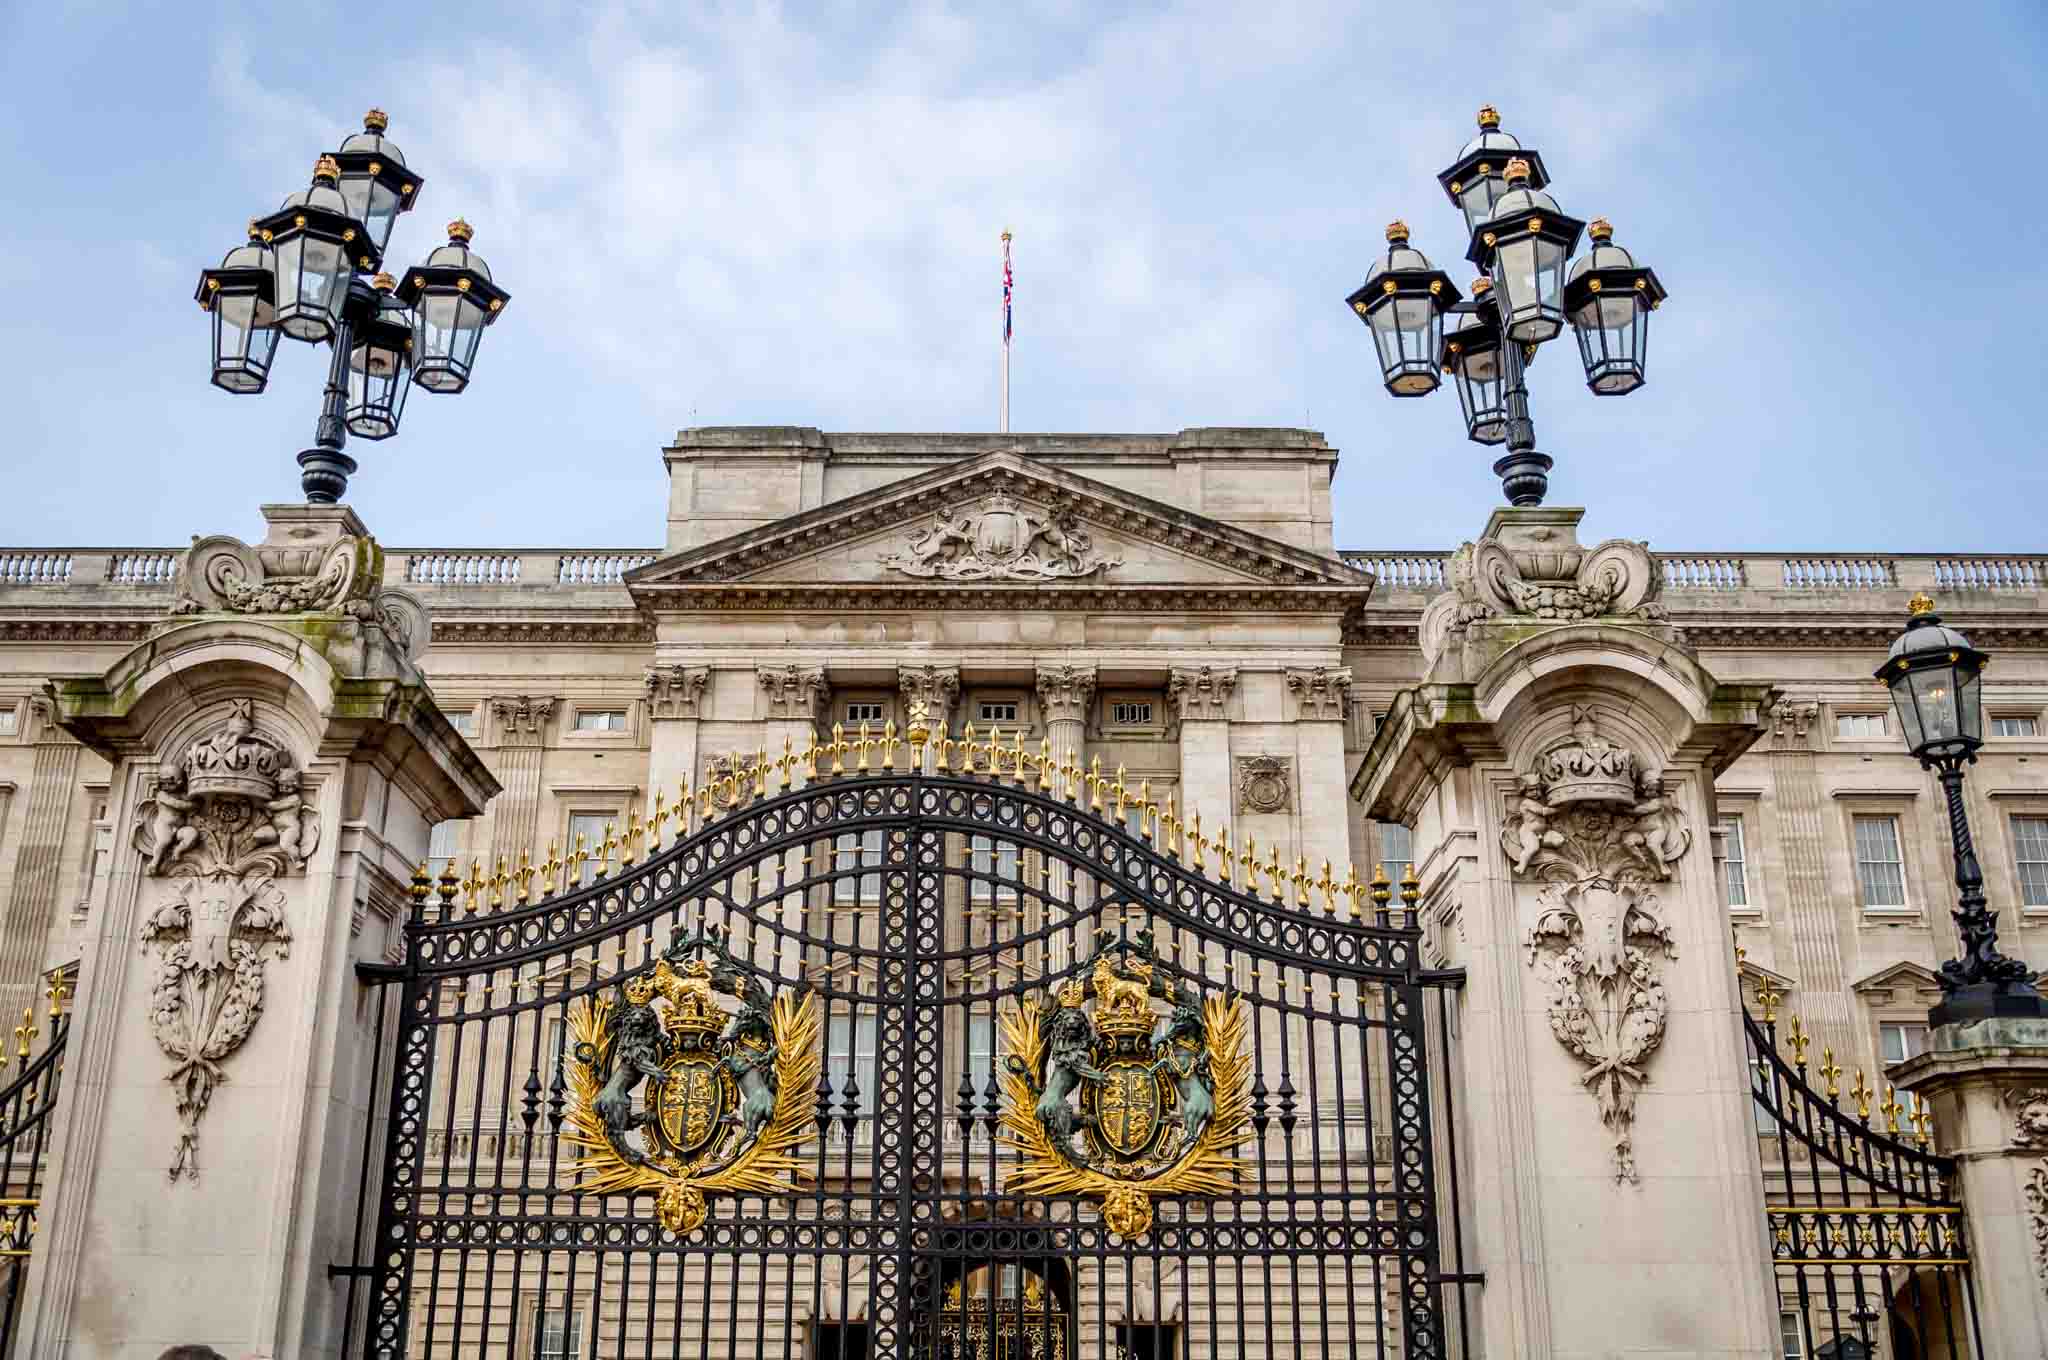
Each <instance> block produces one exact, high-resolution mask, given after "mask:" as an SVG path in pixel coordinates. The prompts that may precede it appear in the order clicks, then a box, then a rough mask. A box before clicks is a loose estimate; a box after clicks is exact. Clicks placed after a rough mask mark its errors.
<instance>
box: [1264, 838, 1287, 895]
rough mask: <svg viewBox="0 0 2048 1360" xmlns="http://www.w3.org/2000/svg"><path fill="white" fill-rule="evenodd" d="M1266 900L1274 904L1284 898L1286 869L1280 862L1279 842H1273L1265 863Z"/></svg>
mask: <svg viewBox="0 0 2048 1360" xmlns="http://www.w3.org/2000/svg"><path fill="white" fill-rule="evenodd" d="M1266 877H1267V879H1268V882H1267V884H1266V900H1267V901H1268V902H1271V903H1273V904H1274V905H1275V906H1277V905H1279V904H1280V903H1281V902H1283V901H1285V900H1286V893H1287V870H1286V869H1285V868H1283V867H1282V866H1281V864H1280V843H1279V842H1278V841H1275V842H1273V844H1272V846H1271V847H1270V849H1269V853H1268V857H1267V863H1266Z"/></svg>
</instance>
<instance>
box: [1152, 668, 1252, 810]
mask: <svg viewBox="0 0 2048 1360" xmlns="http://www.w3.org/2000/svg"><path fill="white" fill-rule="evenodd" d="M1236 696H1237V670H1236V668H1234V667H1229V666H1175V667H1174V668H1173V670H1172V671H1171V673H1170V674H1169V675H1168V677H1167V682H1166V702H1167V703H1168V704H1169V705H1171V706H1172V708H1173V713H1174V717H1175V719H1176V720H1177V721H1178V722H1179V724H1180V791H1181V806H1182V808H1183V809H1184V811H1185V812H1186V814H1187V815H1188V816H1190V817H1193V816H1194V815H1195V814H1197V813H1199V814H1201V815H1202V816H1203V817H1204V818H1206V819H1207V822H1208V827H1207V830H1206V831H1205V832H1204V833H1203V834H1204V835H1208V836H1213V835H1215V834H1216V832H1217V831H1218V830H1220V829H1221V828H1222V827H1224V826H1227V825H1229V823H1230V820H1231V815H1232V814H1231V803H1232V798H1231V788H1232V785H1231V769H1230V713H1231V708H1232V705H1233V703H1234V702H1235V700H1236Z"/></svg>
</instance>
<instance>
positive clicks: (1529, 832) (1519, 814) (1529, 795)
mask: <svg viewBox="0 0 2048 1360" xmlns="http://www.w3.org/2000/svg"><path fill="white" fill-rule="evenodd" d="M1555 816H1557V809H1556V808H1555V807H1553V806H1551V805H1550V804H1549V803H1546V802H1544V801H1543V780H1542V779H1541V778H1540V777H1538V776H1536V775H1533V774H1525V775H1523V776H1522V780H1521V792H1520V793H1519V794H1518V795H1517V797H1516V807H1515V824H1514V825H1513V826H1512V827H1510V828H1509V830H1508V835H1509V837H1510V838H1511V845H1510V847H1509V853H1510V854H1512V855H1513V856H1514V859H1515V872H1516V873H1517V874H1526V873H1528V872H1529V866H1530V865H1531V864H1534V863H1535V862H1536V856H1537V854H1538V853H1539V852H1541V851H1542V850H1543V848H1544V847H1545V846H1553V847H1554V846H1558V845H1562V844H1564V837H1563V835H1562V834H1560V833H1559V832H1556V831H1553V830H1551V828H1550V819H1551V818H1553V817H1555Z"/></svg>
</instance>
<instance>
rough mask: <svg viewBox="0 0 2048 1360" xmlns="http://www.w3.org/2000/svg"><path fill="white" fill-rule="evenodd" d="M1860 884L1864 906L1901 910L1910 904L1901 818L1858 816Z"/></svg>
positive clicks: (1855, 824) (1854, 824) (1858, 870)
mask: <svg viewBox="0 0 2048 1360" xmlns="http://www.w3.org/2000/svg"><path fill="white" fill-rule="evenodd" d="M1852 825H1853V826H1854V828H1855V832H1856V886H1857V889H1858V891H1859V893H1860V894H1861V897H1862V900H1863V905H1864V907H1866V908H1868V909H1872V910H1878V911H1900V910H1903V909H1904V908H1905V905H1906V865H1905V861H1904V859H1903V858H1902V857H1901V855H1900V853H1899V819H1898V818H1896V817H1857V818H1855V819H1854V821H1853V823H1852Z"/></svg>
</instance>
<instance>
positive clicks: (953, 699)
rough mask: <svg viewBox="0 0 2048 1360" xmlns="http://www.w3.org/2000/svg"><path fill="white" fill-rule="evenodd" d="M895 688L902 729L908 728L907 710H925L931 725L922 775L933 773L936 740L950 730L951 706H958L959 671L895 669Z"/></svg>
mask: <svg viewBox="0 0 2048 1360" xmlns="http://www.w3.org/2000/svg"><path fill="white" fill-rule="evenodd" d="M896 687H897V689H898V691H899V692H900V693H901V694H902V695H903V719H904V721H903V727H904V730H905V731H908V730H909V728H910V708H911V705H913V704H923V705H924V707H925V722H926V723H927V724H929V725H930V727H931V730H932V733H933V737H932V744H931V745H929V746H926V747H925V749H924V772H925V773H926V774H930V773H932V772H933V771H934V770H935V769H936V768H937V767H938V766H937V762H938V759H939V749H938V745H937V742H938V739H939V738H940V737H942V736H944V735H945V734H946V733H947V732H948V731H950V730H952V721H953V705H954V704H957V703H959V702H960V668H959V667H958V666H930V665H925V666H898V667H897V668H896Z"/></svg>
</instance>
